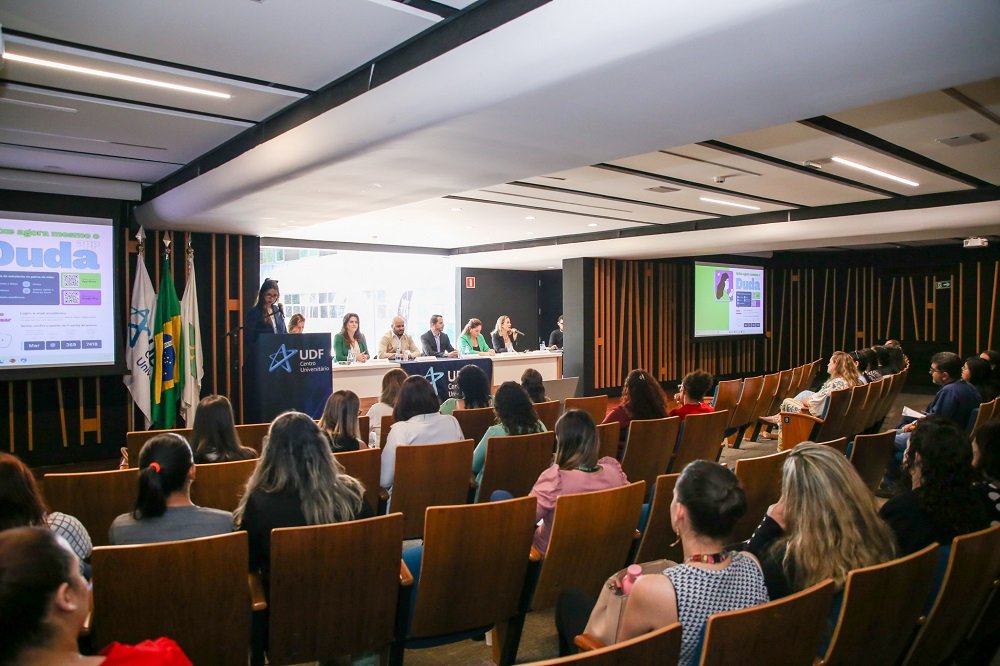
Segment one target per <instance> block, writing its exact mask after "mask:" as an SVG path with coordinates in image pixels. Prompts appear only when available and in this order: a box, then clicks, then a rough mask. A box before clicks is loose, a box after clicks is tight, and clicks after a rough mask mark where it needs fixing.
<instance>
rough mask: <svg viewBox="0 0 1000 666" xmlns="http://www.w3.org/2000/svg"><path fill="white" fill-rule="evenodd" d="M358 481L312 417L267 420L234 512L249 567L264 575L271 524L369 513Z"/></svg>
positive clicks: (268, 560)
mask: <svg viewBox="0 0 1000 666" xmlns="http://www.w3.org/2000/svg"><path fill="white" fill-rule="evenodd" d="M364 492H365V489H364V487H363V486H362V485H361V482H360V481H358V480H357V479H355V478H354V477H352V476H348V475H347V474H345V473H344V469H343V467H341V465H340V463H339V462H337V460H336V458H334V457H333V456H332V455H330V444H329V443H328V442H327V439H326V437H324V436H323V433H322V432H320V429H319V426H317V425H316V422H315V421H313V420H312V419H311V418H309V416H308V415H306V414H302V413H300V412H285V413H284V414H280V415H279V416H278V417H277V418H275V419H274V421H273V422H272V423H271V429H270V430H269V431H268V435H267V443H266V444H265V445H264V452H263V454H262V455H261V457H260V460H259V461H258V462H257V468H256V469H255V470H254V471H253V474H252V475H251V476H250V480H249V481H247V489H246V492H245V493H244V494H243V497H242V498H241V499H240V503H239V506H237V507H236V511H235V512H234V516H235V518H236V522H237V524H238V525H239V527H240V529H243V530H246V531H247V535H248V537H249V539H250V570H251V571H254V572H257V573H260V574H261V576H262V578H263V579H264V580H265V581H266V580H267V577H268V572H269V571H270V563H271V530H273V529H275V528H277V527H302V526H305V525H326V524H329V523H343V522H347V521H351V520H355V519H358V518H371V517H372V515H374V514H373V513H372V510H371V508H370V507H369V506H368V504H367V502H365V500H364Z"/></svg>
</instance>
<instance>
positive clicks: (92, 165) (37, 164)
mask: <svg viewBox="0 0 1000 666" xmlns="http://www.w3.org/2000/svg"><path fill="white" fill-rule="evenodd" d="M0 167H3V168H7V169H21V170H30V171H44V172H49V173H58V174H70V175H74V176H90V177H93V178H113V179H115V180H128V181H132V182H138V183H155V182H156V181H158V180H160V179H161V178H166V177H167V176H169V175H170V174H171V173H173V172H174V171H176V170H177V168H178V167H177V166H176V165H174V164H164V163H162V162H142V161H139V160H130V159H124V158H120V157H95V156H93V155H85V154H80V153H69V152H65V151H61V150H47V149H43V148H25V147H20V146H0Z"/></svg>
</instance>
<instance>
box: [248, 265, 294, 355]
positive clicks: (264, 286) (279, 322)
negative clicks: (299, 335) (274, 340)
mask: <svg viewBox="0 0 1000 666" xmlns="http://www.w3.org/2000/svg"><path fill="white" fill-rule="evenodd" d="M279 298H281V292H280V291H279V290H278V281H277V280H272V279H271V278H265V279H264V281H263V282H262V283H261V285H260V291H258V292H257V300H256V301H255V302H254V304H253V307H252V308H250V309H249V310H247V314H246V317H245V319H244V320H243V339H244V340H245V341H246V343H247V344H251V345H252V344H255V343H256V342H257V338H258V337H260V336H261V335H267V334H273V333H287V332H288V328H287V327H286V326H285V313H284V310H283V309H282V307H281V304H280V303H278V299H279Z"/></svg>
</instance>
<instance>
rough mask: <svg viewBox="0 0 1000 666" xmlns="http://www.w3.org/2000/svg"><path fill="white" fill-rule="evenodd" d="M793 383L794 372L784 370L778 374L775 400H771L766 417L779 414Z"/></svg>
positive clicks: (765, 412)
mask: <svg viewBox="0 0 1000 666" xmlns="http://www.w3.org/2000/svg"><path fill="white" fill-rule="evenodd" d="M791 383H792V371H791V370H782V371H780V372H779V373H778V387H777V388H776V389H775V390H774V398H773V399H772V400H771V404H770V405H768V408H767V409H766V410H765V411H764V415H765V416H766V415H769V414H777V413H778V410H779V409H780V408H781V401H782V400H784V399H785V396H786V395H787V394H788V387H789V386H790V385H791Z"/></svg>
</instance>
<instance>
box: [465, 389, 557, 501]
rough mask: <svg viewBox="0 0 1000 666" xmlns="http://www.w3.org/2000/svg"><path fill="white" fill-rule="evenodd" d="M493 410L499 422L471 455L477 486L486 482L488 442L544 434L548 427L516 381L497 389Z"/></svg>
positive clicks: (488, 429) (487, 432) (526, 393)
mask: <svg viewBox="0 0 1000 666" xmlns="http://www.w3.org/2000/svg"><path fill="white" fill-rule="evenodd" d="M493 411H495V412H496V415H497V423H496V424H495V425H491V426H490V427H489V428H487V429H486V434H484V435H483V438H482V439H481V440H480V441H479V445H478V446H476V450H475V451H474V452H473V454H472V473H473V474H474V475H475V477H476V485H479V483H481V482H482V480H483V467H484V466H485V465H486V443H487V442H489V440H490V438H491V437H508V436H510V435H531V434H533V433H536V432H545V430H546V428H545V424H544V423H542V422H541V421H539V420H538V414H536V413H535V407H534V405H533V404H532V402H531V398H530V397H528V392H527V391H525V390H524V389H523V388H522V387H521V386H520V385H519V384H518V383H517V382H504V383H503V384H501V385H500V388H498V389H497V395H496V398H495V399H494V401H493Z"/></svg>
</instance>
